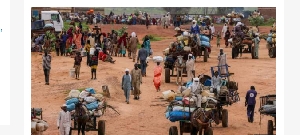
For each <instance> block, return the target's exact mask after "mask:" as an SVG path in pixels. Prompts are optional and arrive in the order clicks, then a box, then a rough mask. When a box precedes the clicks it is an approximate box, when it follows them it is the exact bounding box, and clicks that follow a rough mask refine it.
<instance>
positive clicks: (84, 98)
mask: <svg viewBox="0 0 300 135" xmlns="http://www.w3.org/2000/svg"><path fill="white" fill-rule="evenodd" d="M102 89H103V91H104V93H102V94H98V93H95V90H94V89H93V88H86V89H84V90H82V91H81V92H80V91H79V90H71V91H70V93H69V95H68V96H67V97H66V99H65V100H66V105H67V110H68V111H69V112H71V114H72V120H73V121H74V122H73V124H72V127H71V129H70V135H72V130H78V121H77V119H76V117H77V116H76V115H75V113H76V109H75V108H76V105H77V104H78V103H80V104H81V105H82V107H83V108H84V110H85V112H86V113H87V115H88V117H89V119H88V120H87V121H86V127H85V129H86V131H97V132H98V134H99V135H104V134H105V120H99V121H97V119H98V118H100V117H101V116H103V115H104V113H105V111H106V108H107V107H109V108H112V109H113V110H114V111H116V110H115V109H114V108H113V107H112V106H110V105H108V104H107V102H106V99H105V97H104V96H106V97H110V95H109V92H107V89H108V88H107V86H106V87H102ZM105 92H106V93H105ZM116 112H117V111H116ZM117 113H118V112H117ZM118 114H119V113H118Z"/></svg>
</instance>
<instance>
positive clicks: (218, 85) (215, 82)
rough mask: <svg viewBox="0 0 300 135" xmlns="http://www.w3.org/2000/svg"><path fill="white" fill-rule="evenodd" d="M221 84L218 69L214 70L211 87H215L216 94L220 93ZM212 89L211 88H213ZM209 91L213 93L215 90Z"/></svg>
mask: <svg viewBox="0 0 300 135" xmlns="http://www.w3.org/2000/svg"><path fill="white" fill-rule="evenodd" d="M221 85H222V78H221V77H220V76H219V74H218V71H216V72H215V74H214V76H213V77H212V78H211V87H212V88H213V89H216V90H217V91H216V92H217V93H216V95H219V94H220V89H221ZM213 89H212V90H213ZM212 90H211V91H210V92H211V93H213V92H214V93H215V91H212Z"/></svg>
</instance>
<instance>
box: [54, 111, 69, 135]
mask: <svg viewBox="0 0 300 135" xmlns="http://www.w3.org/2000/svg"><path fill="white" fill-rule="evenodd" d="M71 122H72V121H71V113H70V112H69V111H67V112H65V111H63V110H62V111H60V112H59V115H58V119H57V127H59V135H69V132H70V127H71Z"/></svg>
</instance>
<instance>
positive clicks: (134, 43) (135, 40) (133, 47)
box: [129, 37, 139, 60]
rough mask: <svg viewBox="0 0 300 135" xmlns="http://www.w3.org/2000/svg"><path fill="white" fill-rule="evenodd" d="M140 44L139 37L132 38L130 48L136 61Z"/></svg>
mask: <svg viewBox="0 0 300 135" xmlns="http://www.w3.org/2000/svg"><path fill="white" fill-rule="evenodd" d="M138 42H139V39H138V38H137V37H131V38H130V40H129V46H130V49H131V54H132V59H134V60H135V58H136V52H137V45H138Z"/></svg>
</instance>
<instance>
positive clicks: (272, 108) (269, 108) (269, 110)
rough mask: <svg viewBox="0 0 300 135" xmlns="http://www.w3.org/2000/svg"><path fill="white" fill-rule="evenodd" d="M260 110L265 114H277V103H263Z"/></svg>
mask: <svg viewBox="0 0 300 135" xmlns="http://www.w3.org/2000/svg"><path fill="white" fill-rule="evenodd" d="M259 111H260V112H261V113H264V114H276V105H263V106H262V107H261V108H260V109H259Z"/></svg>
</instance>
